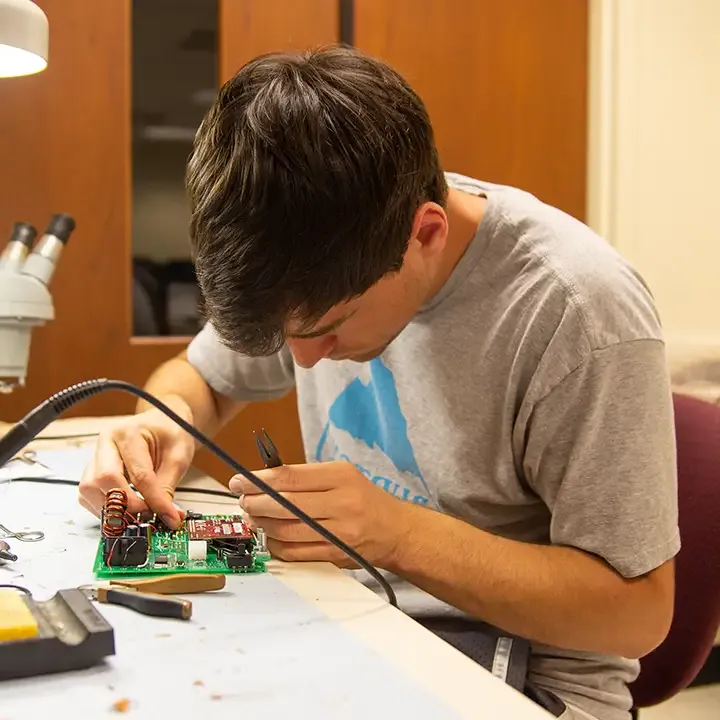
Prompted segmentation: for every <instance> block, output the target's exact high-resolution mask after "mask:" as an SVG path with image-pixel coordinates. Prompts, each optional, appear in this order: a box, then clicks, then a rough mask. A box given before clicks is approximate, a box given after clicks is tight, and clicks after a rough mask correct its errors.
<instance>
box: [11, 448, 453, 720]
mask: <svg viewBox="0 0 720 720" xmlns="http://www.w3.org/2000/svg"><path fill="white" fill-rule="evenodd" d="M53 452H56V451H53ZM68 452H71V451H68ZM76 457H77V456H76ZM38 459H40V460H41V462H47V464H49V465H51V467H53V466H54V467H53V469H54V470H56V469H58V468H57V465H56V463H55V462H53V463H50V460H51V458H50V457H48V456H47V454H46V453H43V455H42V456H40V454H39V456H38ZM53 459H54V460H56V461H57V460H59V459H60V458H59V457H55V458H53ZM66 459H67V460H69V458H66ZM70 465H71V463H68V464H67V465H66V468H65V469H67V470H69V469H70ZM63 476H65V477H66V476H67V475H65V474H64V473H63ZM73 479H75V478H73ZM0 522H3V523H5V524H7V525H8V526H9V527H11V528H13V529H23V528H32V529H38V528H39V529H42V530H43V531H44V532H45V533H46V539H45V540H44V541H42V542H39V543H19V542H14V543H13V549H14V550H15V551H16V553H17V554H18V555H19V556H20V559H19V560H18V562H17V563H13V564H12V566H9V565H8V566H4V567H0V583H17V584H20V585H24V586H26V587H28V588H30V589H31V590H32V591H33V593H35V594H36V596H37V597H38V599H40V600H42V599H44V598H45V597H49V596H51V595H52V594H53V593H54V591H55V590H57V589H59V588H63V587H75V586H77V585H79V584H82V583H88V582H93V577H92V572H91V568H92V559H93V556H94V552H95V549H96V546H97V540H98V537H99V525H98V523H97V521H96V520H95V519H94V518H92V517H91V516H90V515H89V514H88V513H87V512H86V511H84V510H83V509H82V508H80V507H79V505H78V504H77V492H76V491H75V490H74V489H73V488H71V487H68V486H57V485H56V486H53V485H52V484H35V483H11V487H10V488H9V492H8V493H7V494H6V497H5V498H4V499H3V502H2V506H1V507H0ZM190 599H191V600H192V602H193V606H194V607H193V619H192V620H191V621H189V622H181V621H177V620H165V619H158V618H149V617H145V616H142V615H139V614H137V613H135V612H133V611H131V610H128V609H126V608H119V607H113V606H107V605H99V606H98V609H99V610H100V611H101V612H102V614H103V615H104V616H105V617H106V618H107V620H108V621H109V622H110V624H111V625H112V626H113V627H114V629H115V636H116V655H115V656H114V657H111V658H109V659H108V660H107V662H105V663H104V664H103V665H101V666H98V667H95V668H90V669H88V670H84V671H78V672H72V673H66V674H60V675H47V676H43V677H38V678H29V679H24V680H13V681H4V682H0V720H30V719H34V718H47V717H54V716H56V715H57V713H58V712H61V711H62V708H67V709H68V710H69V711H70V710H71V711H72V713H73V714H74V715H75V716H76V717H82V718H97V717H104V716H106V715H108V714H113V715H114V714H115V712H114V711H113V704H114V703H116V702H118V701H125V700H126V701H128V703H129V704H128V716H129V717H133V718H152V719H153V720H157V718H158V717H163V716H165V717H167V716H177V714H178V713H179V712H182V713H183V714H187V713H189V714H190V715H191V716H196V715H197V714H198V713H204V714H205V716H206V717H207V718H208V720H211V719H212V718H226V717H227V718H237V719H238V720H240V719H241V718H245V717H251V716H250V715H248V713H256V717H260V718H263V719H264V720H265V719H268V718H269V719H274V718H277V719H278V720H287V719H288V718H289V717H293V718H313V720H325V719H327V720H331V719H332V720H336V719H338V720H339V719H347V720H354V719H355V718H358V719H360V718H370V717H372V718H391V717H392V718H406V717H412V718H413V720H425V719H427V720H445V718H448V719H449V718H456V717H458V716H457V714H456V713H455V712H454V711H452V710H451V709H450V708H448V707H447V706H446V705H444V704H443V702H442V701H441V700H440V699H439V698H438V697H437V696H435V694H434V693H432V692H431V691H429V690H427V689H425V688H423V687H421V686H420V685H419V684H418V683H416V682H415V681H414V680H412V679H411V678H410V677H408V676H407V675H406V674H405V673H404V672H403V671H402V670H401V669H400V668H397V667H396V666H394V665H393V664H392V663H390V662H389V661H388V660H386V659H385V658H383V657H382V656H380V655H379V654H378V653H377V652H375V651H374V650H372V649H371V648H369V647H368V646H366V645H364V644H363V643H362V641H361V640H360V639H359V638H357V637H356V636H354V635H353V634H351V633H350V632H349V631H348V630H346V629H344V628H343V627H342V626H340V625H339V624H337V623H336V622H334V621H332V620H330V619H329V618H327V617H326V616H325V615H324V614H322V612H320V611H319V610H318V609H317V608H315V607H314V606H312V605H310V604H308V603H307V602H305V601H304V600H303V599H302V598H301V597H300V596H298V595H297V594H296V593H295V592H294V591H292V590H291V589H290V588H288V587H287V586H286V585H284V584H283V583H282V582H281V581H280V580H279V579H277V578H276V577H273V576H272V575H269V574H268V575H254V576H234V577H230V578H229V579H228V585H227V587H226V589H225V590H224V591H222V592H221V593H208V594H205V595H193V596H190ZM370 612H372V611H370Z"/></svg>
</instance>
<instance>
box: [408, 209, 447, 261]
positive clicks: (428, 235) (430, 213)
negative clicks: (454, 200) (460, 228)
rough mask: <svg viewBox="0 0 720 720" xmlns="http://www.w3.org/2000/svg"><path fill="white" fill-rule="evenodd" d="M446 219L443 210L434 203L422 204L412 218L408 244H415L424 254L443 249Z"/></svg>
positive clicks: (445, 237)
mask: <svg viewBox="0 0 720 720" xmlns="http://www.w3.org/2000/svg"><path fill="white" fill-rule="evenodd" d="M447 234H448V219H447V215H446V214H445V210H443V208H442V207H441V206H440V205H438V204H437V203H434V202H426V203H423V204H422V205H421V206H420V207H419V208H418V209H417V211H416V212H415V217H414V218H413V226H412V232H411V234H410V242H413V241H415V242H417V243H419V244H420V246H421V250H422V251H423V252H424V253H429V254H435V253H438V252H441V251H442V250H443V249H444V248H445V243H446V241H447Z"/></svg>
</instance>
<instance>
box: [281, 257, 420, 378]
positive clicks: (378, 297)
mask: <svg viewBox="0 0 720 720" xmlns="http://www.w3.org/2000/svg"><path fill="white" fill-rule="evenodd" d="M425 297H426V284H425V283H424V282H423V280H422V278H419V277H417V276H415V275H413V273H412V272H410V271H409V268H408V267H406V266H403V268H402V269H401V270H400V271H398V272H397V273H392V274H390V275H387V276H386V277H384V278H383V279H381V280H380V281H379V282H378V283H376V284H375V285H374V286H373V287H371V288H370V290H368V291H367V292H366V293H364V294H363V295H361V296H360V297H358V298H355V299H353V300H350V301H348V302H346V303H342V304H341V305H336V306H335V307H334V308H332V309H331V310H330V311H329V312H328V313H326V314H325V315H324V316H323V317H322V318H321V319H320V320H319V321H318V322H317V323H315V324H314V325H313V326H312V327H311V328H306V327H302V328H301V327H300V326H299V324H297V323H296V324H293V323H289V325H288V330H287V335H286V341H287V345H288V347H289V348H290V351H291V352H292V354H293V357H294V359H295V362H296V363H297V364H298V365H300V367H304V368H310V367H312V366H313V365H315V364H316V363H317V362H319V361H320V360H322V359H323V358H328V359H330V360H354V361H356V362H365V361H367V360H372V359H373V358H374V357H377V356H378V355H380V353H382V351H383V350H384V349H385V348H386V347H387V346H388V345H389V344H390V343H391V342H392V341H393V340H394V339H395V338H396V337H397V336H398V335H399V334H400V332H402V330H403V328H404V327H405V326H406V325H407V324H408V323H409V322H410V320H412V318H413V316H414V315H415V313H416V312H417V310H418V308H419V307H420V306H421V305H422V304H423V302H424V301H425Z"/></svg>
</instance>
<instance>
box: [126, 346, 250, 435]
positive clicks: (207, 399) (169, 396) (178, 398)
mask: <svg viewBox="0 0 720 720" xmlns="http://www.w3.org/2000/svg"><path fill="white" fill-rule="evenodd" d="M145 389H146V390H147V391H148V392H149V393H151V394H152V395H154V396H155V397H157V398H158V399H159V400H162V402H164V403H165V404H166V405H168V406H169V407H171V408H172V409H173V410H175V411H176V412H177V413H179V414H180V415H181V416H182V417H184V418H185V419H187V420H188V421H189V422H191V423H192V424H193V425H194V426H195V427H197V428H198V429H199V430H200V431H202V432H203V433H205V434H206V435H209V436H210V437H212V436H214V435H215V434H217V433H218V431H219V430H220V429H221V428H222V427H223V426H224V425H225V424H227V423H228V422H229V421H230V420H232V418H233V417H235V415H237V414H238V412H240V410H242V408H244V407H245V405H246V404H247V403H242V402H238V401H236V400H233V399H231V398H228V397H226V396H224V395H220V394H219V393H217V392H215V391H214V390H213V389H212V388H211V387H210V386H209V385H208V384H207V383H206V382H205V380H204V379H203V378H202V376H201V375H200V373H199V372H198V371H197V370H196V369H195V368H194V367H193V366H192V365H191V364H190V363H189V362H188V360H187V353H186V351H183V352H182V353H180V354H179V355H178V356H177V357H174V358H172V359H171V360H168V361H167V362H166V363H164V364H163V365H161V366H160V367H159V368H158V369H157V370H155V372H154V373H153V374H152V375H151V376H150V378H149V380H148V381H147V383H146V385H145ZM151 407H152V406H151V405H149V404H148V403H146V402H145V401H144V400H140V401H139V402H138V404H137V408H136V412H138V413H140V412H144V411H145V410H149V409H150V408H151Z"/></svg>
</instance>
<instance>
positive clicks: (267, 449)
mask: <svg viewBox="0 0 720 720" xmlns="http://www.w3.org/2000/svg"><path fill="white" fill-rule="evenodd" d="M253 435H254V436H255V444H256V445H257V449H258V452H259V453H260V457H261V458H262V461H263V463H264V464H265V467H266V468H274V467H281V466H282V465H283V461H282V460H281V459H280V455H279V454H278V450H277V448H276V447H275V443H274V442H273V441H272V440H271V439H270V436H269V435H268V434H267V432H266V431H265V428H263V429H262V430H261V431H260V434H258V433H256V432H255V431H254V430H253Z"/></svg>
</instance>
